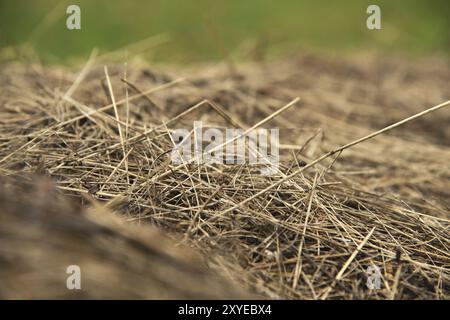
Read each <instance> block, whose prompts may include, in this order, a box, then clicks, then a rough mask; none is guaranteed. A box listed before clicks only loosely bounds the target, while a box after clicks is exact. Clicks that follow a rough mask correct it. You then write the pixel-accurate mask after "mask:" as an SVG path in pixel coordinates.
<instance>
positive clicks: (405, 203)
mask: <svg viewBox="0 0 450 320" xmlns="http://www.w3.org/2000/svg"><path fill="white" fill-rule="evenodd" d="M105 64H106V63H105V62H104V61H102V60H101V59H98V60H95V56H92V57H91V59H90V61H89V62H88V63H87V64H86V67H85V69H84V71H82V72H81V73H78V74H75V73H74V72H72V71H70V70H68V69H67V68H64V67H59V66H42V65H38V64H30V65H26V64H14V63H9V64H5V65H3V66H2V69H1V75H2V76H1V81H0V85H1V95H0V105H1V107H0V114H1V116H0V132H1V138H0V172H1V174H2V175H16V174H17V173H19V172H20V173H24V172H37V173H41V174H46V175H49V176H51V177H52V178H53V179H54V180H55V181H56V183H57V185H58V188H60V189H61V190H63V191H64V193H66V194H69V195H71V196H74V197H78V198H79V199H80V201H82V202H83V201H85V200H83V199H84V197H82V196H81V195H82V194H84V195H88V196H90V197H93V198H95V199H98V200H99V201H103V202H107V205H108V207H110V208H112V209H114V210H115V211H117V212H120V213H122V214H123V217H124V219H126V220H128V221H130V222H134V223H137V224H144V223H151V224H154V225H157V226H159V227H160V228H162V229H164V230H166V231H167V232H168V233H170V234H173V235H178V236H180V235H181V236H182V238H183V240H182V241H183V242H188V243H189V244H190V245H194V246H196V247H197V248H198V250H199V251H201V252H202V253H203V254H204V255H205V256H206V257H208V256H210V255H220V256H222V257H223V258H224V261H227V263H225V264H224V265H223V266H215V268H219V269H220V268H222V272H224V273H227V274H229V275H230V276H231V277H235V278H236V279H241V280H242V279H243V280H242V283H243V285H244V286H245V287H247V288H249V289H251V290H252V291H254V292H257V293H258V294H260V295H262V296H263V297H268V298H288V299H298V298H300V299H340V298H345V299H354V298H362V299H377V298H380V299H391V298H394V299H448V298H449V295H450V282H449V281H450V255H449V245H450V237H449V234H448V227H449V217H450V214H449V208H450V202H449V200H450V167H449V163H450V149H449V146H450V127H449V126H448V124H449V123H450V112H449V109H448V108H445V107H443V106H442V109H441V110H439V111H436V112H434V113H431V114H428V115H424V116H423V117H420V119H418V120H416V121H414V122H412V121H408V122H406V123H404V124H403V123H402V126H399V127H398V128H395V130H392V131H389V132H385V131H382V132H380V133H381V134H380V135H378V136H377V137H375V138H373V139H372V135H371V133H373V132H376V131H377V130H379V129H382V128H384V127H386V126H388V125H389V124H391V123H394V122H397V121H400V120H401V119H403V118H407V117H409V116H411V115H413V114H416V113H418V112H420V111H423V110H424V109H426V108H429V107H432V106H433V105H437V104H439V103H442V102H443V101H447V100H448V98H449V96H450V91H449V87H448V83H449V80H450V72H449V68H448V66H449V62H448V61H447V60H443V59H438V58H428V59H423V60H420V61H413V62H406V61H404V60H401V59H395V58H391V59H386V58H384V59H380V58H377V57H372V56H365V57H355V58H353V59H351V60H350V59H349V60H343V59H337V60H333V59H323V58H320V57H317V56H315V55H303V56H295V57H289V59H286V60H285V61H276V62H270V63H259V64H250V63H249V64H241V65H237V66H236V71H235V73H233V74H232V75H231V76H230V74H229V71H228V68H227V66H223V65H215V66H213V65H206V66H196V67H195V68H193V67H192V68H184V69H183V68H181V69H180V68H177V69H175V70H171V68H169V67H167V68H166V69H165V71H164V72H162V71H160V70H158V68H149V67H148V65H146V64H145V63H143V62H142V61H140V60H139V59H135V60H133V61H131V62H130V63H129V64H128V65H121V64H111V63H110V64H108V68H106V67H104V65H105ZM296 97H301V101H300V102H297V101H296V100H294V99H295V98H296ZM289 102H295V103H292V105H289V107H286V108H284V109H283V110H282V111H283V112H281V111H280V108H283V107H284V106H286V105H288V103H289ZM194 120H202V121H203V122H204V123H207V124H210V125H212V126H216V127H217V126H221V127H241V128H244V129H248V128H252V126H254V125H255V124H258V125H261V126H264V127H267V128H269V127H279V128H280V132H281V135H280V137H281V143H282V152H281V153H282V154H281V155H282V164H281V167H280V171H279V172H278V173H277V174H275V175H272V176H263V175H261V174H260V173H259V170H258V168H256V167H254V166H251V165H228V166H227V165H207V164H202V165H198V164H195V163H187V164H183V165H174V164H173V163H172V162H171V159H170V151H171V150H172V148H173V143H172V141H171V140H170V138H169V135H168V132H169V131H170V130H171V129H175V128H192V122H193V121H194ZM386 131H387V130H386ZM365 136H368V138H370V140H367V141H364V142H363V141H358V140H357V138H359V137H365ZM363 140H366V139H363ZM351 141H357V142H358V143H355V144H350V145H348V143H349V142H351ZM360 142H361V143H360ZM339 146H345V148H340V149H339V148H338V147H339ZM336 148H338V149H336ZM344 149H345V150H344ZM330 150H333V151H332V152H329V151H330ZM327 152H328V153H327ZM322 154H323V155H324V156H322V157H321V155H322ZM318 159H319V160H320V161H318ZM371 265H376V266H378V267H379V268H380V270H381V272H382V275H383V277H382V288H381V289H380V290H369V289H368V288H367V287H366V280H367V274H366V270H367V268H368V267H369V266H371Z"/></svg>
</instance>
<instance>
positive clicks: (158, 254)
mask: <svg viewBox="0 0 450 320" xmlns="http://www.w3.org/2000/svg"><path fill="white" fill-rule="evenodd" d="M0 180H1V181H0V188H1V189H0V190H1V192H0V206H1V208H2V210H1V213H0V222H1V223H0V238H1V239H2V246H1V247H0V279H2V285H1V287H0V297H1V298H2V299H36V298H39V299H49V298H51V299H74V298H75V299H120V298H121V299H212V298H215V299H231V298H236V297H239V298H248V297H250V296H249V295H248V294H245V293H244V292H243V290H241V289H239V288H238V286H237V285H236V284H234V285H233V283H232V282H230V281H229V280H228V281H226V280H225V279H224V278H221V277H219V276H218V275H215V274H213V273H212V272H211V271H210V270H208V267H207V265H206V264H205V262H204V261H203V259H202V258H201V257H200V256H199V255H198V254H196V253H195V252H194V251H193V250H192V249H190V248H187V247H186V246H175V244H174V243H173V241H170V240H169V239H168V238H167V237H166V236H164V235H163V233H161V232H160V231H159V230H157V229H156V228H154V227H151V226H141V227H138V226H134V225H132V224H123V222H122V221H121V220H120V219H119V218H118V217H116V216H115V214H114V213H112V212H111V211H110V210H109V209H108V207H105V206H100V205H98V204H95V203H94V204H93V206H92V207H90V208H89V209H88V210H84V209H83V208H82V207H81V206H80V205H79V203H75V202H73V201H71V199H67V198H66V197H64V196H62V195H61V192H58V191H57V190H56V189H55V188H54V185H53V182H52V181H50V179H45V178H38V177H33V176H29V175H25V176H22V177H14V178H13V179H10V178H8V179H5V178H3V177H2V178H1V179H0ZM87 200H88V201H90V200H89V199H87ZM72 265H77V266H79V267H80V272H81V282H80V284H81V290H68V289H67V288H66V282H67V280H68V278H69V275H70V273H69V274H68V273H67V270H68V267H69V266H72ZM149 271H151V272H149ZM69 280H70V279H69Z"/></svg>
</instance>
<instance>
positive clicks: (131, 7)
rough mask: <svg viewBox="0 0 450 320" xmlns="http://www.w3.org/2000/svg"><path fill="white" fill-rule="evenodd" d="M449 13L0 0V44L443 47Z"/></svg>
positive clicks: (265, 4) (436, 0) (65, 49)
mask: <svg viewBox="0 0 450 320" xmlns="http://www.w3.org/2000/svg"><path fill="white" fill-rule="evenodd" d="M69 4H78V5H79V6H80V7H81V26H82V29H81V30H74V31H69V30H67V29H66V27H65V21H66V17H67V15H66V13H65V10H66V7H67V6H68V5H69ZM369 4H378V5H379V6H380V7H381V15H382V30H379V31H370V30H368V29H367V28H366V19H367V14H366V8H367V6H368V5H369ZM449 13H450V1H448V0H429V1H423V0H404V1H400V0H397V1H372V0H345V1H344V0H339V1H333V2H326V3H325V1H300V0H284V1H272V0H245V1H242V0H221V1H207V0H198V1H186V0H185V1H163V0H147V1H144V0H135V1H106V0H97V1H55V0H39V1H33V2H31V1H25V0H18V1H14V2H13V1H6V0H0V46H1V47H9V46H16V45H20V44H23V43H28V44H30V45H31V47H32V48H33V49H34V50H35V51H36V52H37V53H38V54H39V56H40V57H42V58H44V60H47V61H64V60H66V59H67V58H71V57H82V56H85V55H88V54H89V53H90V52H91V50H92V48H93V47H97V48H99V49H101V50H104V51H108V50H114V49H118V48H121V47H123V46H125V45H127V44H130V43H134V42H137V41H139V40H142V39H146V38H148V37H150V36H153V35H163V37H164V39H166V40H167V41H164V43H162V44H160V45H158V46H157V47H154V48H151V49H149V50H147V51H146V52H145V53H144V55H145V56H147V57H148V58H151V59H154V60H158V61H174V62H176V61H178V62H183V63H184V62H189V61H204V60H212V59H220V58H222V57H223V51H224V50H223V49H220V47H224V48H225V51H227V52H230V54H234V55H237V56H238V57H240V56H243V58H246V56H245V54H248V52H250V51H251V50H252V48H260V49H264V50H263V51H264V53H267V54H269V55H276V54H279V53H283V52H286V51H287V50H291V49H296V48H308V49H315V50H321V51H326V52H330V53H333V54H334V53H342V52H347V51H360V50H370V49H375V50H378V51H382V52H393V51H394V52H395V51H400V52H408V53H411V54H419V55H425V54H432V53H444V54H447V53H448V52H449V49H450V36H449V30H450V19H449V17H448V15H449ZM160 39H162V38H160ZM241 53H244V54H241Z"/></svg>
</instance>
